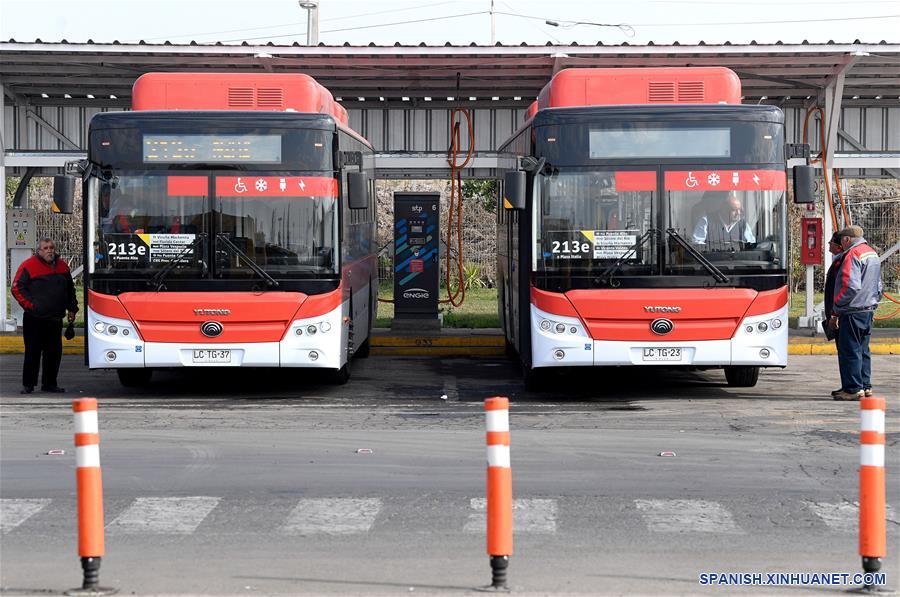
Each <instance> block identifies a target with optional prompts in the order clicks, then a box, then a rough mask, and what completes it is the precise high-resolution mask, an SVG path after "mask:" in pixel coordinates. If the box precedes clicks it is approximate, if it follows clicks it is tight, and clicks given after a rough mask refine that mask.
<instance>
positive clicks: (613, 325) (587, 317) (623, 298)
mask: <svg viewBox="0 0 900 597" xmlns="http://www.w3.org/2000/svg"><path fill="white" fill-rule="evenodd" d="M757 294H759V293H757V292H756V291H755V290H750V289H746V288H668V289H621V290H606V289H603V290H600V289H598V290H570V291H569V292H567V293H566V298H568V299H569V301H570V302H571V303H572V306H573V307H575V310H576V311H577V312H578V316H579V317H580V318H581V320H582V321H583V322H584V323H585V326H586V328H587V330H588V334H590V336H591V337H592V338H593V339H594V340H639V341H647V342H664V341H666V340H672V341H691V340H727V339H729V338H731V337H732V336H734V333H735V331H736V329H737V326H738V324H740V322H741V319H742V318H743V317H744V314H745V313H746V312H747V309H748V308H749V307H750V305H751V303H753V300H754V299H755V298H756V296H757ZM657 319H668V320H669V321H671V323H672V325H671V326H666V325H661V326H657V331H653V329H652V328H651V324H652V323H653V321H655V320H657ZM667 328H668V329H669V330H670V331H668V332H666V331H665V330H666V329H667ZM660 332H662V333H660Z"/></svg>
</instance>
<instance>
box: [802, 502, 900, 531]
mask: <svg viewBox="0 0 900 597" xmlns="http://www.w3.org/2000/svg"><path fill="white" fill-rule="evenodd" d="M804 504H806V507H807V508H809V509H810V510H812V511H813V513H814V514H815V515H816V516H818V517H819V518H821V519H822V522H824V523H825V524H826V525H828V528H830V529H831V530H833V531H838V532H840V533H856V532H857V531H858V530H859V503H858V502H804ZM887 519H888V520H890V521H892V522H900V520H898V519H897V514H896V512H895V511H894V508H893V507H891V506H887Z"/></svg>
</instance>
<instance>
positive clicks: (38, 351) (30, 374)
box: [22, 313, 62, 388]
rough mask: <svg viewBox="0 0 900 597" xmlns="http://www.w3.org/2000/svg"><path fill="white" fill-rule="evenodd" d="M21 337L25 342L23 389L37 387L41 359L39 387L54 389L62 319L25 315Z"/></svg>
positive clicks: (59, 352) (59, 358) (60, 344)
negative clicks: (42, 363) (41, 367)
mask: <svg viewBox="0 0 900 597" xmlns="http://www.w3.org/2000/svg"><path fill="white" fill-rule="evenodd" d="M22 336H23V338H24V340H25V366H24V367H23V369H22V385H23V386H25V387H34V386H36V385H37V379H38V369H39V368H40V366H41V357H43V361H44V368H43V374H42V375H41V386H43V387H45V388H55V387H56V376H57V374H58V373H59V362H60V360H61V359H62V319H41V318H40V317H35V316H33V315H30V314H28V313H25V317H24V319H23V321H22Z"/></svg>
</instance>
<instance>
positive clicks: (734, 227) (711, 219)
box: [692, 191, 756, 250]
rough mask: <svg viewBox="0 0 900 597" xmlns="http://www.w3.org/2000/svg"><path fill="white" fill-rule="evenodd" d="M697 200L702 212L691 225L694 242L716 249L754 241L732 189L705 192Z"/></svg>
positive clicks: (739, 201)
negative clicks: (702, 208) (692, 225)
mask: <svg viewBox="0 0 900 597" xmlns="http://www.w3.org/2000/svg"><path fill="white" fill-rule="evenodd" d="M700 203H701V205H702V206H703V207H704V213H703V215H702V216H700V218H699V219H698V220H697V223H696V224H695V225H694V232H693V235H692V240H693V242H694V244H697V245H708V246H709V247H710V248H711V249H713V250H716V249H726V248H731V247H733V246H734V245H737V246H741V244H742V243H755V242H756V237H755V236H754V235H753V231H752V230H750V225H749V224H747V221H746V220H745V219H744V208H743V205H742V204H741V200H740V199H739V198H738V196H737V194H736V193H735V192H734V191H706V192H705V193H703V198H702V199H701V200H700Z"/></svg>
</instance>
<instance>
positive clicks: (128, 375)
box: [116, 369, 153, 388]
mask: <svg viewBox="0 0 900 597" xmlns="http://www.w3.org/2000/svg"><path fill="white" fill-rule="evenodd" d="M116 373H118V374H119V383H120V384H122V385H123V386H125V387H126V388H139V387H141V386H145V385H147V384H148V383H150V378H151V377H153V369H116Z"/></svg>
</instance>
